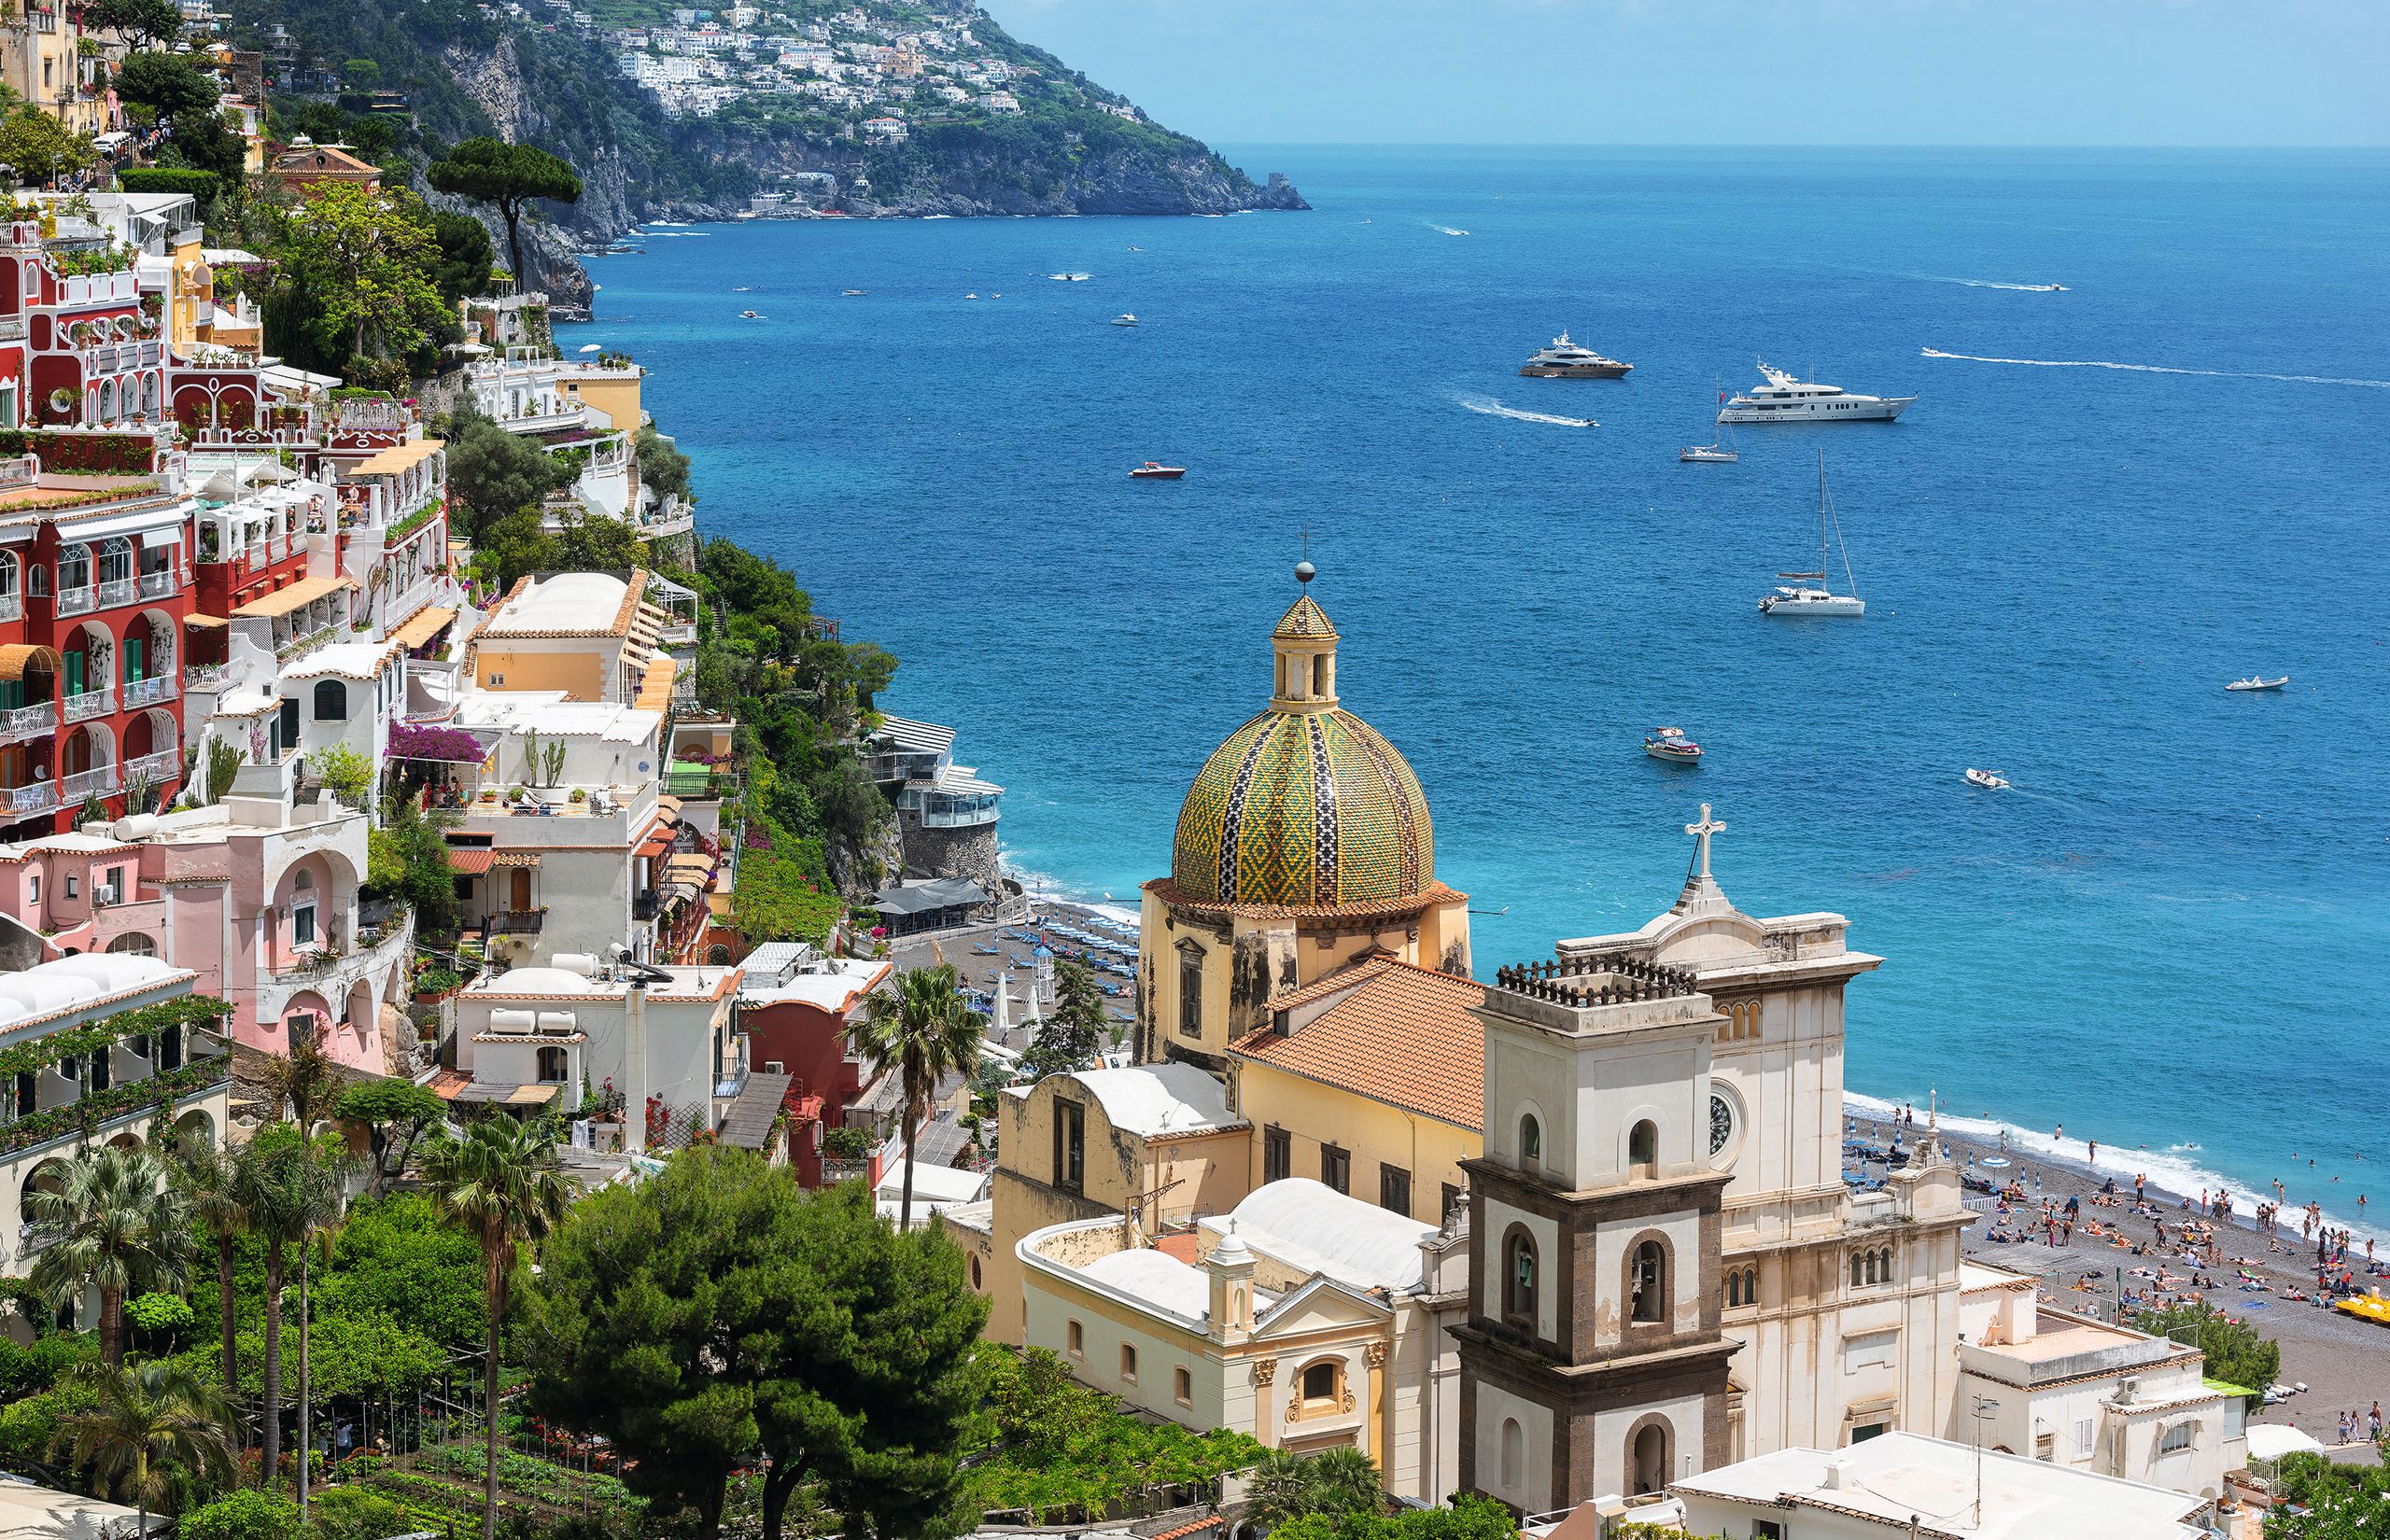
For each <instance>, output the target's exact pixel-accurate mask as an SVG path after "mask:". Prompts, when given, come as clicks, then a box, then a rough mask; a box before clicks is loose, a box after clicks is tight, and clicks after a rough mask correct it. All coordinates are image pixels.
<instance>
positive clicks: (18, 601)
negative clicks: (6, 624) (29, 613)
mask: <svg viewBox="0 0 2390 1540" xmlns="http://www.w3.org/2000/svg"><path fill="white" fill-rule="evenodd" d="M24 618H25V600H24V595H21V594H0V621H21V620H23V619H24Z"/></svg>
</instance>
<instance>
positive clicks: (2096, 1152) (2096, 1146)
mask: <svg viewBox="0 0 2390 1540" xmlns="http://www.w3.org/2000/svg"><path fill="white" fill-rule="evenodd" d="M2090 1144H2091V1153H2090V1154H2089V1155H2086V1156H2085V1157H2084V1158H2085V1159H2086V1160H2088V1161H2089V1162H2090V1163H2091V1164H2092V1165H2094V1166H2097V1165H2098V1164H2100V1141H2098V1140H2096V1139H2095V1140H2092V1141H2090Z"/></svg>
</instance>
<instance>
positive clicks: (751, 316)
mask: <svg viewBox="0 0 2390 1540" xmlns="http://www.w3.org/2000/svg"><path fill="white" fill-rule="evenodd" d="M738 318H739V319H740V320H742V321H760V320H762V319H763V317H762V316H761V315H757V314H755V312H753V311H752V310H742V311H740V312H739V313H738Z"/></svg>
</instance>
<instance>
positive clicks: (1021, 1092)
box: [964, 1064, 1253, 1344]
mask: <svg viewBox="0 0 2390 1540" xmlns="http://www.w3.org/2000/svg"><path fill="white" fill-rule="evenodd" d="M997 1107H998V1115H999V1117H1000V1118H1001V1119H1002V1122H1001V1124H1000V1125H999V1132H998V1136H997V1142H996V1147H997V1148H998V1149H999V1150H1001V1151H1002V1152H1003V1157H1002V1160H1001V1162H1000V1164H999V1165H998V1166H997V1168H996V1177H995V1183H994V1188H993V1191H992V1192H991V1199H992V1201H993V1205H994V1207H993V1210H992V1218H991V1237H990V1239H989V1240H988V1241H987V1242H986V1243H975V1241H974V1238H971V1237H969V1236H967V1235H966V1236H965V1237H964V1243H965V1245H966V1247H967V1248H968V1249H970V1250H971V1251H973V1252H975V1253H977V1254H978V1256H980V1257H984V1258H985V1266H984V1267H975V1268H974V1269H973V1272H974V1276H973V1279H972V1283H973V1286H974V1287H977V1288H979V1289H981V1290H982V1291H983V1292H984V1293H986V1294H987V1295H988V1296H989V1299H990V1302H991V1309H990V1314H989V1317H988V1325H987V1334H988V1336H989V1337H992V1338H994V1339H995V1340H997V1341H999V1342H1011V1343H1016V1344H1017V1343H1019V1341H1020V1339H1021V1337H1020V1332H1021V1259H1020V1256H1019V1252H1018V1249H1017V1248H1018V1246H1019V1242H1020V1240H1021V1238H1022V1237H1024V1236H1026V1235H1028V1234H1029V1233H1030V1232H1032V1231H1033V1230H1042V1229H1044V1228H1046V1227H1047V1225H1061V1224H1064V1223H1067V1222H1069V1221H1072V1220H1082V1219H1102V1218H1104V1217H1105V1216H1106V1215H1110V1216H1113V1217H1115V1218H1119V1217H1121V1216H1124V1215H1125V1216H1127V1218H1128V1220H1129V1222H1130V1223H1132V1225H1135V1226H1136V1227H1137V1228H1138V1229H1139V1230H1140V1231H1141V1232H1143V1233H1144V1234H1160V1233H1161V1232H1162V1231H1164V1230H1166V1229H1169V1228H1171V1227H1173V1226H1177V1227H1181V1228H1183V1227H1184V1226H1185V1225H1187V1224H1188V1223H1189V1222H1190V1221H1191V1220H1192V1219H1193V1217H1194V1216H1195V1215H1197V1214H1205V1213H1223V1212H1226V1211H1228V1210H1230V1209H1231V1208H1234V1207H1235V1206H1236V1201H1237V1199H1239V1198H1241V1197H1244V1195H1245V1193H1246V1192H1247V1191H1248V1190H1250V1188H1251V1187H1252V1184H1253V1182H1252V1168H1251V1164H1250V1151H1251V1148H1252V1135H1253V1130H1252V1126H1251V1125H1250V1124H1248V1123H1246V1122H1245V1121H1244V1119H1243V1118H1241V1117H1239V1116H1237V1115H1236V1113H1233V1112H1231V1111H1230V1108H1229V1104H1228V1096H1227V1092H1226V1088H1225V1087H1224V1086H1222V1085H1221V1084H1220V1083H1219V1082H1218V1081H1217V1080H1216V1079H1214V1078H1213V1077H1212V1076H1210V1075H1209V1074H1206V1073H1205V1072H1203V1071H1202V1070H1200V1069H1198V1068H1196V1067H1195V1066H1194V1065H1191V1064H1137V1065H1132V1066H1130V1067H1128V1068H1126V1069H1120V1070H1081V1071H1070V1072H1066V1073H1060V1074H1051V1075H1047V1077H1046V1078H1045V1079H1044V1080H1041V1081H1039V1082H1038V1083H1037V1084H1036V1085H1034V1086H1015V1087H1012V1088H1011V1089H1009V1090H1007V1091H1006V1092H1005V1094H1004V1095H1003V1096H1002V1097H1000V1098H998V1099H997ZM965 1228H967V1226H965Z"/></svg>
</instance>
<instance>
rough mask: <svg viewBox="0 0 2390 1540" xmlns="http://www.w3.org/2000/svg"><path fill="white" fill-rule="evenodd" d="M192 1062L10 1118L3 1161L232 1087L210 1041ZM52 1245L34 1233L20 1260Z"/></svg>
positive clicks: (225, 1058)
mask: <svg viewBox="0 0 2390 1540" xmlns="http://www.w3.org/2000/svg"><path fill="white" fill-rule="evenodd" d="M194 1036H196V1034H194ZM192 1056H193V1057H191V1058H190V1060H189V1061H188V1062H186V1063H184V1064H182V1065H179V1066H177V1067H176V1068H175V1069H172V1070H162V1071H157V1072H155V1073H151V1074H146V1075H135V1076H133V1077H132V1078H130V1079H126V1080H121V1081H119V1082H117V1083H116V1084H114V1085H109V1086H107V1087H106V1088H105V1089H104V1090H91V1091H84V1092H83V1093H82V1094H81V1095H80V1096H78V1097H77V1099H75V1100H73V1101H70V1102H67V1103H66V1104H65V1105H63V1106H59V1107H51V1108H48V1109H45V1110H44V1111H41V1112H37V1113H25V1114H23V1115H22V1116H17V1117H8V1118H7V1120H6V1121H5V1122H0V1155H6V1156H7V1157H8V1158H10V1159H12V1160H14V1159H21V1158H23V1157H24V1156H25V1155H28V1154H30V1153H32V1152H35V1151H37V1150H39V1149H41V1148H43V1147H45V1146H48V1145H50V1144H63V1143H64V1142H65V1141H68V1140H84V1139H90V1138H91V1137H92V1136H93V1135H95V1134H98V1135H105V1134H106V1133H107V1132H108V1131H110V1130H111V1129H116V1128H130V1127H134V1126H135V1125H136V1124H138V1123H144V1122H147V1121H148V1120H149V1119H150V1118H153V1117H155V1116H157V1115H158V1108H159V1104H160V1103H161V1102H162V1101H163V1102H167V1103H171V1104H180V1103H182V1102H185V1101H188V1100H190V1099H191V1098H193V1097H204V1096H212V1095H214V1094H215V1093H217V1092H218V1091H220V1090H222V1089H224V1087H225V1086H226V1085H229V1084H231V1081H232V1057H231V1056H230V1055H229V1054H226V1053H224V1052H223V1051H222V1050H221V1048H220V1047H219V1046H218V1045H217V1044H216V1043H214V1042H213V1041H212V1040H209V1039H204V1038H201V1039H198V1040H197V1041H195V1042H194V1043H193V1044H192ZM52 1239H55V1238H54V1237H50V1236H46V1235H44V1234H43V1233H42V1232H41V1231H40V1230H35V1232H34V1233H33V1234H32V1235H31V1236H29V1237H26V1238H25V1239H23V1240H21V1242H20V1246H19V1253H18V1254H19V1255H20V1256H26V1255H30V1254H32V1253H34V1252H35V1251H38V1250H40V1249H41V1247H42V1246H44V1245H48V1244H49V1243H50V1241H51V1240H52Z"/></svg>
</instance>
